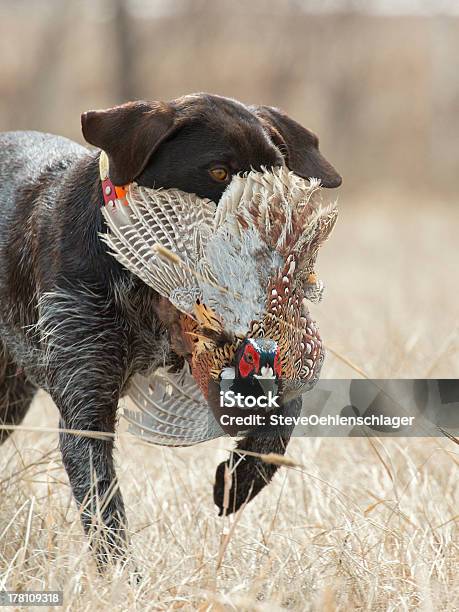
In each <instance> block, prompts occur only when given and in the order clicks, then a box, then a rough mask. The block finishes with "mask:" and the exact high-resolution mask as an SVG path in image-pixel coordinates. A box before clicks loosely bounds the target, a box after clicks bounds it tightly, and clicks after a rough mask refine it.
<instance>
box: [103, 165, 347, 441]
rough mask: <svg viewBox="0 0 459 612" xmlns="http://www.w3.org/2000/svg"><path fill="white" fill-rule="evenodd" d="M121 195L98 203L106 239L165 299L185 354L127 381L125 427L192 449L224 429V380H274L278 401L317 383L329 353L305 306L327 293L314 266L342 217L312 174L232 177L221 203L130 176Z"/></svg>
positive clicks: (281, 171)
mask: <svg viewBox="0 0 459 612" xmlns="http://www.w3.org/2000/svg"><path fill="white" fill-rule="evenodd" d="M124 195H125V197H122V198H120V199H118V200H114V201H111V202H110V203H109V204H106V206H105V207H104V209H103V215H104V218H105V220H106V224H107V227H108V230H109V231H108V233H105V234H102V239H103V240H104V241H105V243H106V244H107V246H108V247H109V252H110V253H111V254H112V255H113V256H114V257H115V258H116V259H117V260H118V261H119V262H120V263H121V264H122V265H123V266H125V267H126V268H127V269H129V270H130V271H131V272H132V273H134V274H136V275H137V276H138V277H139V278H141V279H142V280H143V281H144V282H145V283H146V284H147V285H149V286H150V287H152V288H153V289H154V290H155V291H156V292H157V293H158V294H159V295H160V296H162V299H163V300H164V304H163V306H164V308H165V309H166V310H167V311H168V315H169V317H170V319H171V320H173V321H174V333H173V335H174V339H173V342H175V346H174V350H176V351H177V353H178V354H180V355H181V356H182V357H183V367H182V368H181V369H180V370H179V371H171V369H166V368H160V369H158V370H156V371H155V372H154V373H153V374H152V375H151V376H150V377H143V376H140V375H136V376H135V377H134V378H133V380H132V383H131V386H130V390H129V396H130V398H131V399H132V401H133V402H134V404H135V405H136V408H137V410H128V409H125V411H124V416H125V418H126V419H127V420H128V421H129V422H130V424H131V431H133V432H134V433H136V434H137V435H140V436H141V437H144V438H147V439H149V440H150V441H152V442H154V443H156V444H165V445H189V444H195V443H198V442H202V441H204V440H207V439H212V438H215V437H218V436H221V435H223V432H222V429H221V427H220V426H219V424H218V423H217V421H216V420H215V418H212V411H211V409H210V408H212V409H213V408H214V406H212V405H211V407H209V403H211V402H210V400H211V398H210V390H211V389H212V386H213V385H215V384H218V383H219V381H222V380H225V379H233V380H235V379H237V380H240V381H254V380H259V379H274V380H275V381H277V382H278V383H279V384H280V387H281V389H282V392H283V394H284V395H285V397H288V396H290V397H293V396H294V395H295V393H296V394H298V393H299V390H300V389H301V390H305V389H307V388H310V387H311V386H312V385H314V384H315V382H316V381H317V379H318V377H319V373H320V369H321V366H322V362H323V358H324V349H323V345H322V341H321V338H320V334H319V331H318V328H317V326H316V324H315V322H314V321H313V320H312V318H311V315H310V313H309V309H308V306H307V302H308V301H311V302H317V301H320V299H321V297H322V292H323V283H322V282H321V281H320V280H318V279H317V278H316V275H315V271H314V267H315V262H316V258H317V253H318V250H319V248H320V246H321V245H322V244H323V242H324V241H325V240H326V239H327V238H328V236H329V235H330V233H331V231H332V229H333V227H334V224H335V222H336V218H337V208H336V204H335V203H332V204H327V205H324V204H323V202H322V197H321V189H320V182H319V181H318V180H316V179H310V180H309V181H307V180H304V179H302V178H300V177H299V176H297V175H295V174H294V173H293V172H291V171H290V170H288V169H287V168H286V167H278V168H277V167H276V168H271V169H265V168H263V169H262V171H251V172H249V173H246V174H244V175H237V176H235V177H233V179H232V181H231V183H230V184H229V186H228V187H227V189H226V190H225V192H224V194H223V195H222V197H221V199H220V201H219V203H218V204H215V203H214V202H212V201H210V200H206V199H202V198H199V197H198V196H196V195H193V194H189V193H184V192H181V191H180V190H177V189H168V190H161V189H151V188H146V187H141V186H139V185H137V184H136V183H132V184H130V185H129V186H128V187H127V189H126V192H125V194H123V196H124ZM176 347H177V348H176Z"/></svg>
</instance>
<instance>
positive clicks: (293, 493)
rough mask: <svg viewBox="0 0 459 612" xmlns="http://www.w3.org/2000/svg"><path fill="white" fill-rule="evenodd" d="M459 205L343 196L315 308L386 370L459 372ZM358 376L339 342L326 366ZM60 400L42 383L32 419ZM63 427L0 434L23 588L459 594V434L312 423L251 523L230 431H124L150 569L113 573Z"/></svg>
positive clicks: (289, 600)
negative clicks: (79, 487)
mask: <svg viewBox="0 0 459 612" xmlns="http://www.w3.org/2000/svg"><path fill="white" fill-rule="evenodd" d="M375 210H376V211H378V210H379V211H380V212H375ZM371 211H372V212H371ZM457 221H458V216H457V212H455V211H454V209H452V208H450V209H448V208H446V207H442V206H440V205H438V207H436V208H434V207H433V206H432V207H430V208H428V209H423V208H422V207H420V208H419V209H418V208H416V211H415V208H414V207H410V208H409V212H404V211H403V209H402V208H401V207H395V206H394V207H390V206H387V205H386V204H385V203H383V202H375V201H374V200H373V201H372V202H371V206H370V205H368V207H364V206H360V207H357V208H354V209H352V210H349V211H346V210H344V207H343V210H342V218H341V221H340V222H339V223H338V225H337V229H336V234H335V235H334V237H333V239H332V241H331V242H330V244H329V245H327V247H326V248H325V250H324V253H323V256H322V258H321V261H320V273H321V276H322V277H323V278H324V279H325V280H326V281H327V285H328V292H327V294H326V297H325V302H324V304H323V305H319V306H318V307H316V308H315V309H314V310H315V314H316V317H317V318H318V319H319V321H320V323H321V329H322V332H323V335H324V337H325V338H326V340H327V342H328V343H329V344H330V345H331V346H332V347H333V348H335V349H337V350H338V351H339V352H342V353H343V354H345V355H346V356H348V357H349V358H350V359H351V360H352V361H354V362H355V363H356V364H358V365H359V366H361V367H362V368H363V369H364V370H365V371H366V372H367V373H368V374H369V375H371V376H374V377H376V376H378V377H390V376H393V377H414V376H417V377H423V376H432V377H440V376H457V375H458V371H459V367H458V357H459V354H458V350H457V348H458V346H457V321H458V320H459V318H458V314H459V313H458V312H457V308H458V307H457V296H456V293H457V289H456V288H455V287H453V286H452V281H453V278H454V277H455V276H454V274H455V268H456V266H457V246H456V245H457V243H456V236H455V235H454V234H455V228H457ZM352 375H353V372H352V371H351V370H350V369H349V367H348V366H347V365H346V364H344V363H342V362H340V361H339V360H338V359H337V358H336V357H334V356H331V355H330V356H329V357H328V361H327V364H326V368H325V376H328V377H349V376H352ZM56 417H57V413H56V409H55V407H54V406H52V405H51V404H50V402H49V401H48V400H47V398H46V396H44V395H42V396H41V397H39V398H37V400H36V402H35V405H34V407H33V409H32V411H31V413H30V415H29V416H28V418H27V420H26V424H27V425H30V426H48V427H54V426H55V425H56V423H57V418H56ZM56 443H57V437H56V435H55V434H53V433H44V434H38V433H36V432H17V433H16V434H15V435H14V436H13V437H12V439H11V440H9V441H8V443H6V444H5V445H4V446H3V447H2V448H1V450H0V499H1V506H0V585H1V584H5V585H6V586H7V587H8V588H9V589H23V590H25V589H44V588H49V589H51V588H52V589H63V590H64V593H65V606H66V608H67V609H69V610H70V609H71V610H75V611H80V610H106V609H108V608H110V609H113V610H126V609H129V610H135V609H139V610H140V609H141V610H145V609H152V610H153V609H154V610H156V609H179V608H180V609H184V610H186V609H199V610H232V609H235V610H276V609H295V610H345V609H361V610H395V609H397V610H409V609H421V610H426V611H430V610H434V609H438V610H456V609H457V603H458V601H459V572H458V569H459V550H458V543H457V542H458V538H457V535H458V534H457V522H458V520H459V510H458V508H459V488H458V486H457V472H456V470H457V466H458V464H459V456H458V455H459V447H458V446H456V445H454V444H453V442H451V441H450V440H447V439H446V438H444V439H429V440H420V439H387V438H386V439H381V440H378V439H375V440H373V441H372V443H370V441H369V440H366V439H355V438H353V439H339V440H336V439H295V440H293V441H292V443H291V445H290V446H289V456H291V457H292V459H294V460H295V461H296V462H297V463H298V464H300V465H301V466H302V467H298V468H282V470H281V471H280V473H279V474H278V475H277V476H276V478H275V480H274V482H273V483H272V485H271V486H270V487H268V488H267V489H266V490H265V491H264V492H263V493H262V494H260V496H259V497H258V498H257V499H256V500H255V501H254V502H252V503H251V504H249V505H248V506H247V507H246V508H245V509H244V510H243V511H242V512H241V513H240V514H239V516H238V518H237V524H236V525H234V524H233V521H234V519H229V518H227V519H224V520H223V519H220V518H218V517H217V516H216V511H215V508H214V506H213V503H212V496H211V491H212V481H213V475H214V470H215V467H216V465H217V463H218V462H219V461H221V459H222V458H223V457H224V456H225V452H224V449H227V448H229V447H230V443H229V442H228V441H220V442H218V443H216V442H215V443H209V444H206V445H203V446H200V447H196V448H192V449H181V450H169V449H162V448H159V447H151V448H150V447H148V448H146V447H145V446H144V445H142V444H141V443H140V442H137V441H136V440H133V439H132V438H131V437H130V436H128V435H127V434H124V433H122V434H121V435H120V439H119V445H118V447H119V450H118V464H119V474H120V482H121V487H122V489H123V492H124V496H125V499H126V501H127V512H128V517H129V520H130V529H131V532H132V540H133V544H132V554H133V557H134V558H135V560H136V564H137V566H138V567H139V568H140V571H141V574H142V580H141V582H140V584H139V585H136V586H133V585H132V584H130V582H129V580H128V575H127V574H128V570H124V573H123V572H122V571H118V570H114V571H115V573H114V575H113V576H112V578H111V579H108V578H104V577H101V576H99V575H98V574H97V572H96V570H95V567H94V564H93V562H92V560H91V558H90V555H89V554H88V551H87V546H86V542H85V540H84V538H83V536H82V532H81V528H80V525H79V521H78V516H77V512H76V509H75V507H74V504H73V502H72V500H71V496H70V490H69V486H68V482H67V479H66V476H65V473H64V471H63V469H62V467H61V463H60V459H59V454H58V452H57V451H56ZM233 527H234V529H233ZM231 530H232V531H231Z"/></svg>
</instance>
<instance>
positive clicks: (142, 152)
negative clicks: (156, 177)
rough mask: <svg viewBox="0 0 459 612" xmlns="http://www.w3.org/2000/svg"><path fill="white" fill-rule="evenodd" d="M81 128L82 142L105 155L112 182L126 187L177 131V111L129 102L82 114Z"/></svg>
mask: <svg viewBox="0 0 459 612" xmlns="http://www.w3.org/2000/svg"><path fill="white" fill-rule="evenodd" d="M81 127H82V131H83V136H84V137H85V140H86V141H87V142H89V143H90V144H92V145H94V146H96V147H99V148H100V149H102V150H103V151H105V153H106V154H107V156H108V159H109V163H110V178H111V180H112V181H113V183H114V184H115V185H127V184H128V183H130V182H132V181H133V180H134V179H135V177H136V176H138V175H139V174H140V173H141V172H142V170H143V169H144V168H145V166H146V164H147V162H148V160H149V158H150V156H151V155H152V153H154V151H155V150H156V149H157V148H158V147H159V145H160V144H161V142H162V141H163V140H164V139H165V138H167V137H168V136H169V135H171V134H172V133H173V132H174V131H175V130H176V129H177V122H176V111H175V109H174V108H173V107H172V106H170V105H169V104H167V103H165V102H128V103H126V104H122V105H120V106H114V107H113V108H108V109H106V110H93V111H88V112H87V113H83V114H82V115H81Z"/></svg>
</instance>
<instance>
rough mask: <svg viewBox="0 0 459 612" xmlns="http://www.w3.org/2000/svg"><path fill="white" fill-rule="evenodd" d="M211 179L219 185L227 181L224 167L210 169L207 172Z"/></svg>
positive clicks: (227, 177) (227, 174)
mask: <svg viewBox="0 0 459 612" xmlns="http://www.w3.org/2000/svg"><path fill="white" fill-rule="evenodd" d="M209 172H210V174H211V176H212V178H213V179H215V180H216V181H218V182H219V183H224V182H225V181H227V180H228V179H229V175H230V174H229V172H228V170H227V168H225V167H224V166H215V168H211V169H210V170H209Z"/></svg>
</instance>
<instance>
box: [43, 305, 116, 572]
mask: <svg viewBox="0 0 459 612" xmlns="http://www.w3.org/2000/svg"><path fill="white" fill-rule="evenodd" d="M94 299H95V298H94ZM40 329H41V333H42V337H43V338H44V339H45V343H46V346H45V348H46V354H47V378H48V390H49V392H50V394H51V397H52V398H53V400H54V402H55V403H56V405H57V407H58V409H59V411H60V415H61V421H60V427H61V429H62V432H61V434H60V448H61V452H62V459H63V463H64V466H65V469H66V471H67V474H68V477H69V480H70V485H71V487H72V492H73V495H74V497H75V500H76V502H77V504H78V507H79V509H80V512H81V519H82V523H83V527H84V529H85V531H86V533H87V534H88V535H89V536H90V540H91V544H92V546H93V550H94V552H95V553H96V558H97V560H98V562H99V564H100V566H101V567H103V565H104V563H105V562H106V561H109V560H110V558H113V559H116V558H124V557H125V550H126V544H127V538H126V517H125V510H124V504H123V499H122V497H121V492H120V490H119V487H118V482H117V477H116V472H115V466H114V460H113V449H114V439H113V438H114V432H115V425H116V411H117V405H118V399H119V396H120V392H121V388H122V386H123V383H124V382H125V378H126V371H127V350H126V340H125V335H124V332H123V329H122V328H120V326H118V325H117V324H116V322H115V320H114V317H113V316H112V314H111V313H110V311H109V307H108V306H107V305H106V304H105V303H101V304H99V305H98V304H97V303H95V304H94V303H93V298H92V297H91V299H86V296H85V295H83V296H82V295H81V294H80V295H76V296H72V295H71V294H66V293H61V294H50V295H49V296H45V298H43V299H42V300H41V319H40ZM66 430H77V431H81V432H82V433H81V435H78V434H75V433H72V432H69V431H66ZM91 432H100V434H99V435H98V436H97V434H91ZM104 434H105V435H104ZM95 436H96V437H95Z"/></svg>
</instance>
